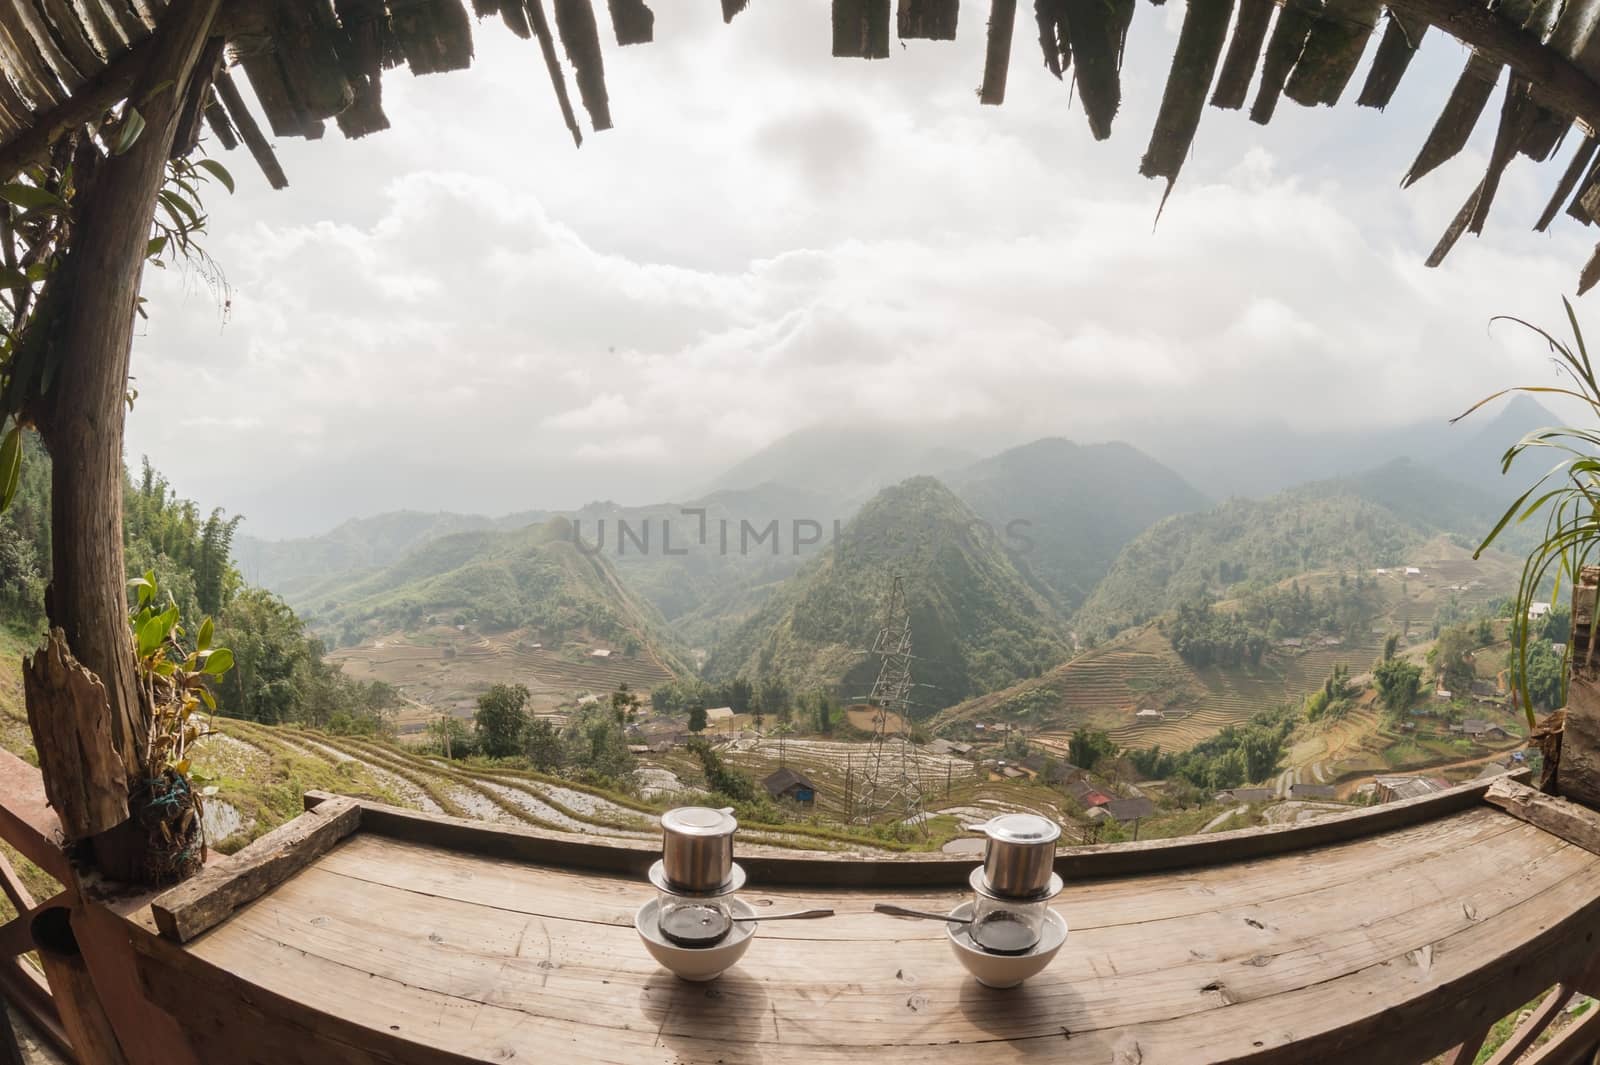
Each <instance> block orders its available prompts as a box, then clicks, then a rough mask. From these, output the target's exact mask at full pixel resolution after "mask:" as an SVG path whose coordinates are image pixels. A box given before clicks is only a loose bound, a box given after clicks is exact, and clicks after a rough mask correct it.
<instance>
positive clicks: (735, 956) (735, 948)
mask: <svg viewBox="0 0 1600 1065" xmlns="http://www.w3.org/2000/svg"><path fill="white" fill-rule="evenodd" d="M660 904H661V900H660V899H658V898H656V899H651V900H650V901H649V902H647V903H645V904H644V905H643V906H640V907H639V912H638V913H636V914H634V915H633V927H634V929H635V930H636V931H637V932H638V933H639V938H640V939H641V940H643V941H644V949H645V950H648V951H649V952H650V956H651V957H652V958H654V959H655V960H656V961H658V962H660V963H661V964H662V965H663V966H664V967H665V968H667V969H670V970H671V971H672V975H674V976H676V977H678V979H680V980H693V981H695V982H697V983H700V982H704V981H706V980H715V979H716V978H717V977H719V976H721V975H722V974H723V973H725V972H727V971H728V970H729V969H731V968H733V966H734V964H735V963H736V962H737V961H738V960H739V959H740V958H742V957H744V952H745V951H747V950H749V949H750V940H751V939H752V938H754V937H755V934H756V922H755V921H735V922H734V923H733V928H732V929H730V930H729V932H728V935H727V938H725V939H723V940H721V941H720V942H718V943H713V944H712V945H711V946H709V947H680V946H678V944H676V943H674V942H672V941H671V940H669V939H667V938H666V937H665V936H663V935H662V934H661V925H660V923H659V922H658V921H657V920H656V909H657V907H658V906H660ZM727 905H728V912H729V913H730V914H732V915H733V916H734V917H754V916H755V915H756V911H755V910H754V909H752V908H751V907H750V906H749V905H748V904H747V903H745V902H744V900H742V899H728V900H727Z"/></svg>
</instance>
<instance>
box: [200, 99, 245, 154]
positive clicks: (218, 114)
mask: <svg viewBox="0 0 1600 1065" xmlns="http://www.w3.org/2000/svg"><path fill="white" fill-rule="evenodd" d="M205 115H206V125H207V126H210V127H211V135H212V136H213V137H215V138H217V143H218V144H221V145H222V146H223V148H225V149H227V150H228V151H230V152H231V151H233V150H234V149H235V148H237V147H239V134H238V133H237V132H235V130H234V128H233V122H232V121H231V120H230V119H229V118H228V112H227V111H226V110H225V109H224V108H223V106H222V101H221V100H218V99H217V94H216V90H215V89H213V90H212V91H211V93H210V94H208V95H207V97H206V107H205Z"/></svg>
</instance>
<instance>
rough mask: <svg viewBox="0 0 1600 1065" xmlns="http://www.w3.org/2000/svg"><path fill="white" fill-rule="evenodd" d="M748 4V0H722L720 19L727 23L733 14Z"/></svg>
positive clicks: (731, 19)
mask: <svg viewBox="0 0 1600 1065" xmlns="http://www.w3.org/2000/svg"><path fill="white" fill-rule="evenodd" d="M749 6H750V0H722V21H723V23H725V24H726V23H729V22H732V21H733V16H735V15H737V14H738V13H739V12H741V11H743V10H744V9H745V8H747V7H749Z"/></svg>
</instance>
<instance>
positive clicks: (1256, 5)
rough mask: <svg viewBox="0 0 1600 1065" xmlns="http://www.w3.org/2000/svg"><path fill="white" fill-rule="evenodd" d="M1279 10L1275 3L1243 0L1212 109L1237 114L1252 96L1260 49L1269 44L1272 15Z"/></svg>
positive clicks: (1269, 0)
mask: <svg viewBox="0 0 1600 1065" xmlns="http://www.w3.org/2000/svg"><path fill="white" fill-rule="evenodd" d="M1277 9H1278V5H1277V4H1276V3H1274V2H1273V0H1240V2H1239V15H1238V17H1237V18H1235V19H1234V23H1233V38H1232V39H1231V40H1230V41H1229V42H1228V54H1227V55H1226V56H1224V57H1223V60H1222V73H1220V74H1218V75H1217V88H1216V91H1215V92H1213V93H1212V94H1211V106H1212V107H1223V108H1227V109H1228V110H1230V111H1237V110H1238V109H1239V108H1241V107H1243V106H1244V101H1245V97H1247V96H1248V95H1249V94H1250V80H1251V79H1252V78H1254V77H1255V73H1256V64H1257V63H1259V62H1260V61H1261V47H1262V45H1263V44H1265V43H1266V40H1267V27H1268V26H1269V25H1271V23H1272V13H1273V12H1274V11H1276V10H1277Z"/></svg>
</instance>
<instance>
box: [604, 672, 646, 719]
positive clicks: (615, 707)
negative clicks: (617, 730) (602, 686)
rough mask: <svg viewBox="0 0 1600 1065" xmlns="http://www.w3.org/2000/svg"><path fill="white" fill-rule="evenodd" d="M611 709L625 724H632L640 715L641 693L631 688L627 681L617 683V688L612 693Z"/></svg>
mask: <svg viewBox="0 0 1600 1065" xmlns="http://www.w3.org/2000/svg"><path fill="white" fill-rule="evenodd" d="M611 711H612V713H614V714H616V716H617V721H618V722H619V723H623V724H632V723H633V719H634V718H635V717H637V716H638V715H639V693H638V692H635V691H632V690H630V689H629V687H628V682H627V681H623V682H622V683H621V684H619V685H617V690H616V691H614V692H612V693H611Z"/></svg>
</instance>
